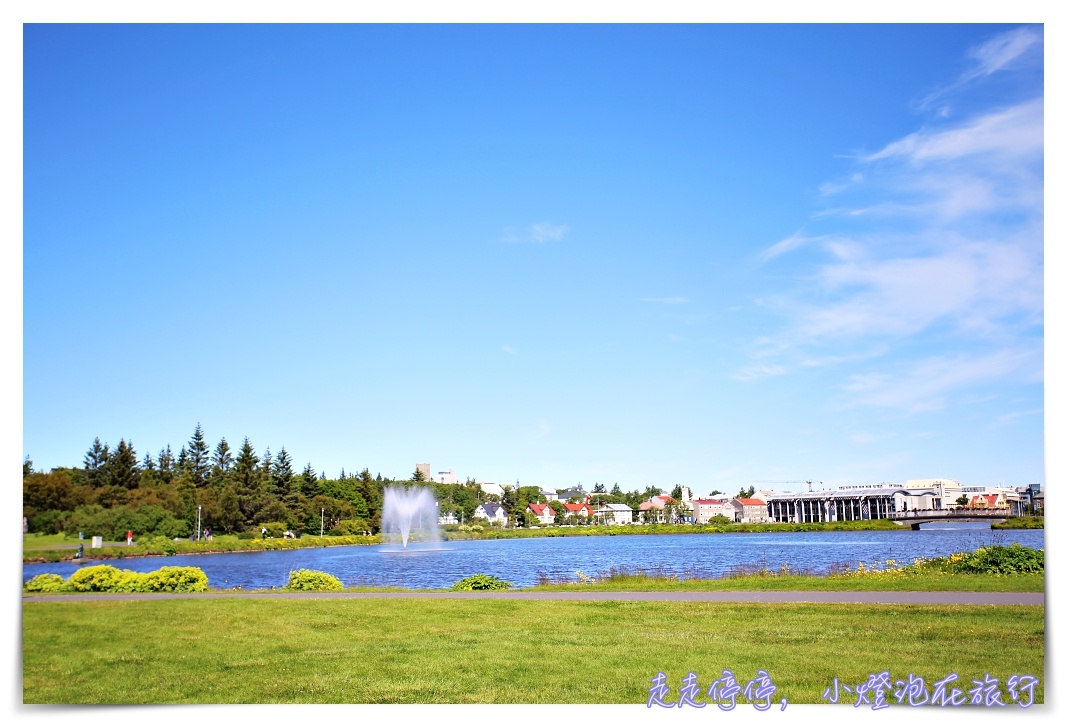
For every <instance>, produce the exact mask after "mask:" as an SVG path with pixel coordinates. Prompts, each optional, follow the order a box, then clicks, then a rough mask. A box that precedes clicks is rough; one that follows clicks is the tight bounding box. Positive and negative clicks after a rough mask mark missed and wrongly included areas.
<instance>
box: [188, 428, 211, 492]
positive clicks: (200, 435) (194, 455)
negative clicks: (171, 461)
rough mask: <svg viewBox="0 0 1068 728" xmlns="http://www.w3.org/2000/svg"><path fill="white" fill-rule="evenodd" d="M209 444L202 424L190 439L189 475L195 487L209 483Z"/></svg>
mask: <svg viewBox="0 0 1068 728" xmlns="http://www.w3.org/2000/svg"><path fill="white" fill-rule="evenodd" d="M208 452H209V451H208V443H207V441H206V440H205V439H204V430H202V429H201V427H200V423H199V422H198V423H197V428H196V429H195V430H194V431H193V436H192V437H191V438H189V474H190V475H191V476H192V478H193V485H195V486H196V487H198V488H199V487H200V486H202V485H204V483H205V482H207V479H208V472H209V467H210V464H209V458H208Z"/></svg>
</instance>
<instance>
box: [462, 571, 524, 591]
mask: <svg viewBox="0 0 1068 728" xmlns="http://www.w3.org/2000/svg"><path fill="white" fill-rule="evenodd" d="M510 586H512V585H511V583H509V582H507V581H505V580H504V579H498V578H497V577H496V576H487V575H486V574H475V575H474V576H468V577H467V578H464V579H460V580H459V581H458V582H456V583H455V584H453V585H452V591H501V590H503V589H507V588H509V587H510Z"/></svg>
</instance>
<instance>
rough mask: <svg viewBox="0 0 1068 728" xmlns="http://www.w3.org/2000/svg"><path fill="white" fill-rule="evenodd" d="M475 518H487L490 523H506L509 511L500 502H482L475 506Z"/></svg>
mask: <svg viewBox="0 0 1068 728" xmlns="http://www.w3.org/2000/svg"><path fill="white" fill-rule="evenodd" d="M474 516H475V518H485V519H486V520H487V521H489V522H490V523H499V524H500V525H502V526H503V525H504V524H506V523H508V513H507V512H506V511H505V510H504V506H502V505H500V504H498V503H480V504H479V505H478V506H477V507H476V508H475V514H474Z"/></svg>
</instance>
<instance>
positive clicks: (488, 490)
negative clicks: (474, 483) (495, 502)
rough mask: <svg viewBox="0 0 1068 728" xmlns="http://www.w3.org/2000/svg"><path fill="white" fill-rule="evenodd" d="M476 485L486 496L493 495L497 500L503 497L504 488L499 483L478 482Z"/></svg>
mask: <svg viewBox="0 0 1068 728" xmlns="http://www.w3.org/2000/svg"><path fill="white" fill-rule="evenodd" d="M478 485H479V487H480V488H482V492H483V493H485V494H486V495H495V496H497V497H498V498H500V497H501V496H503V495H504V486H503V485H501V484H500V483H493V482H490V481H486V482H483V481H479V483H478Z"/></svg>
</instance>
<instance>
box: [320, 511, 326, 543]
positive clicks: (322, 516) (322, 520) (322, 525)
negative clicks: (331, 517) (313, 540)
mask: <svg viewBox="0 0 1068 728" xmlns="http://www.w3.org/2000/svg"><path fill="white" fill-rule="evenodd" d="M325 524H326V508H323V512H322V513H320V514H319V538H322V537H323V531H324V530H325Z"/></svg>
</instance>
